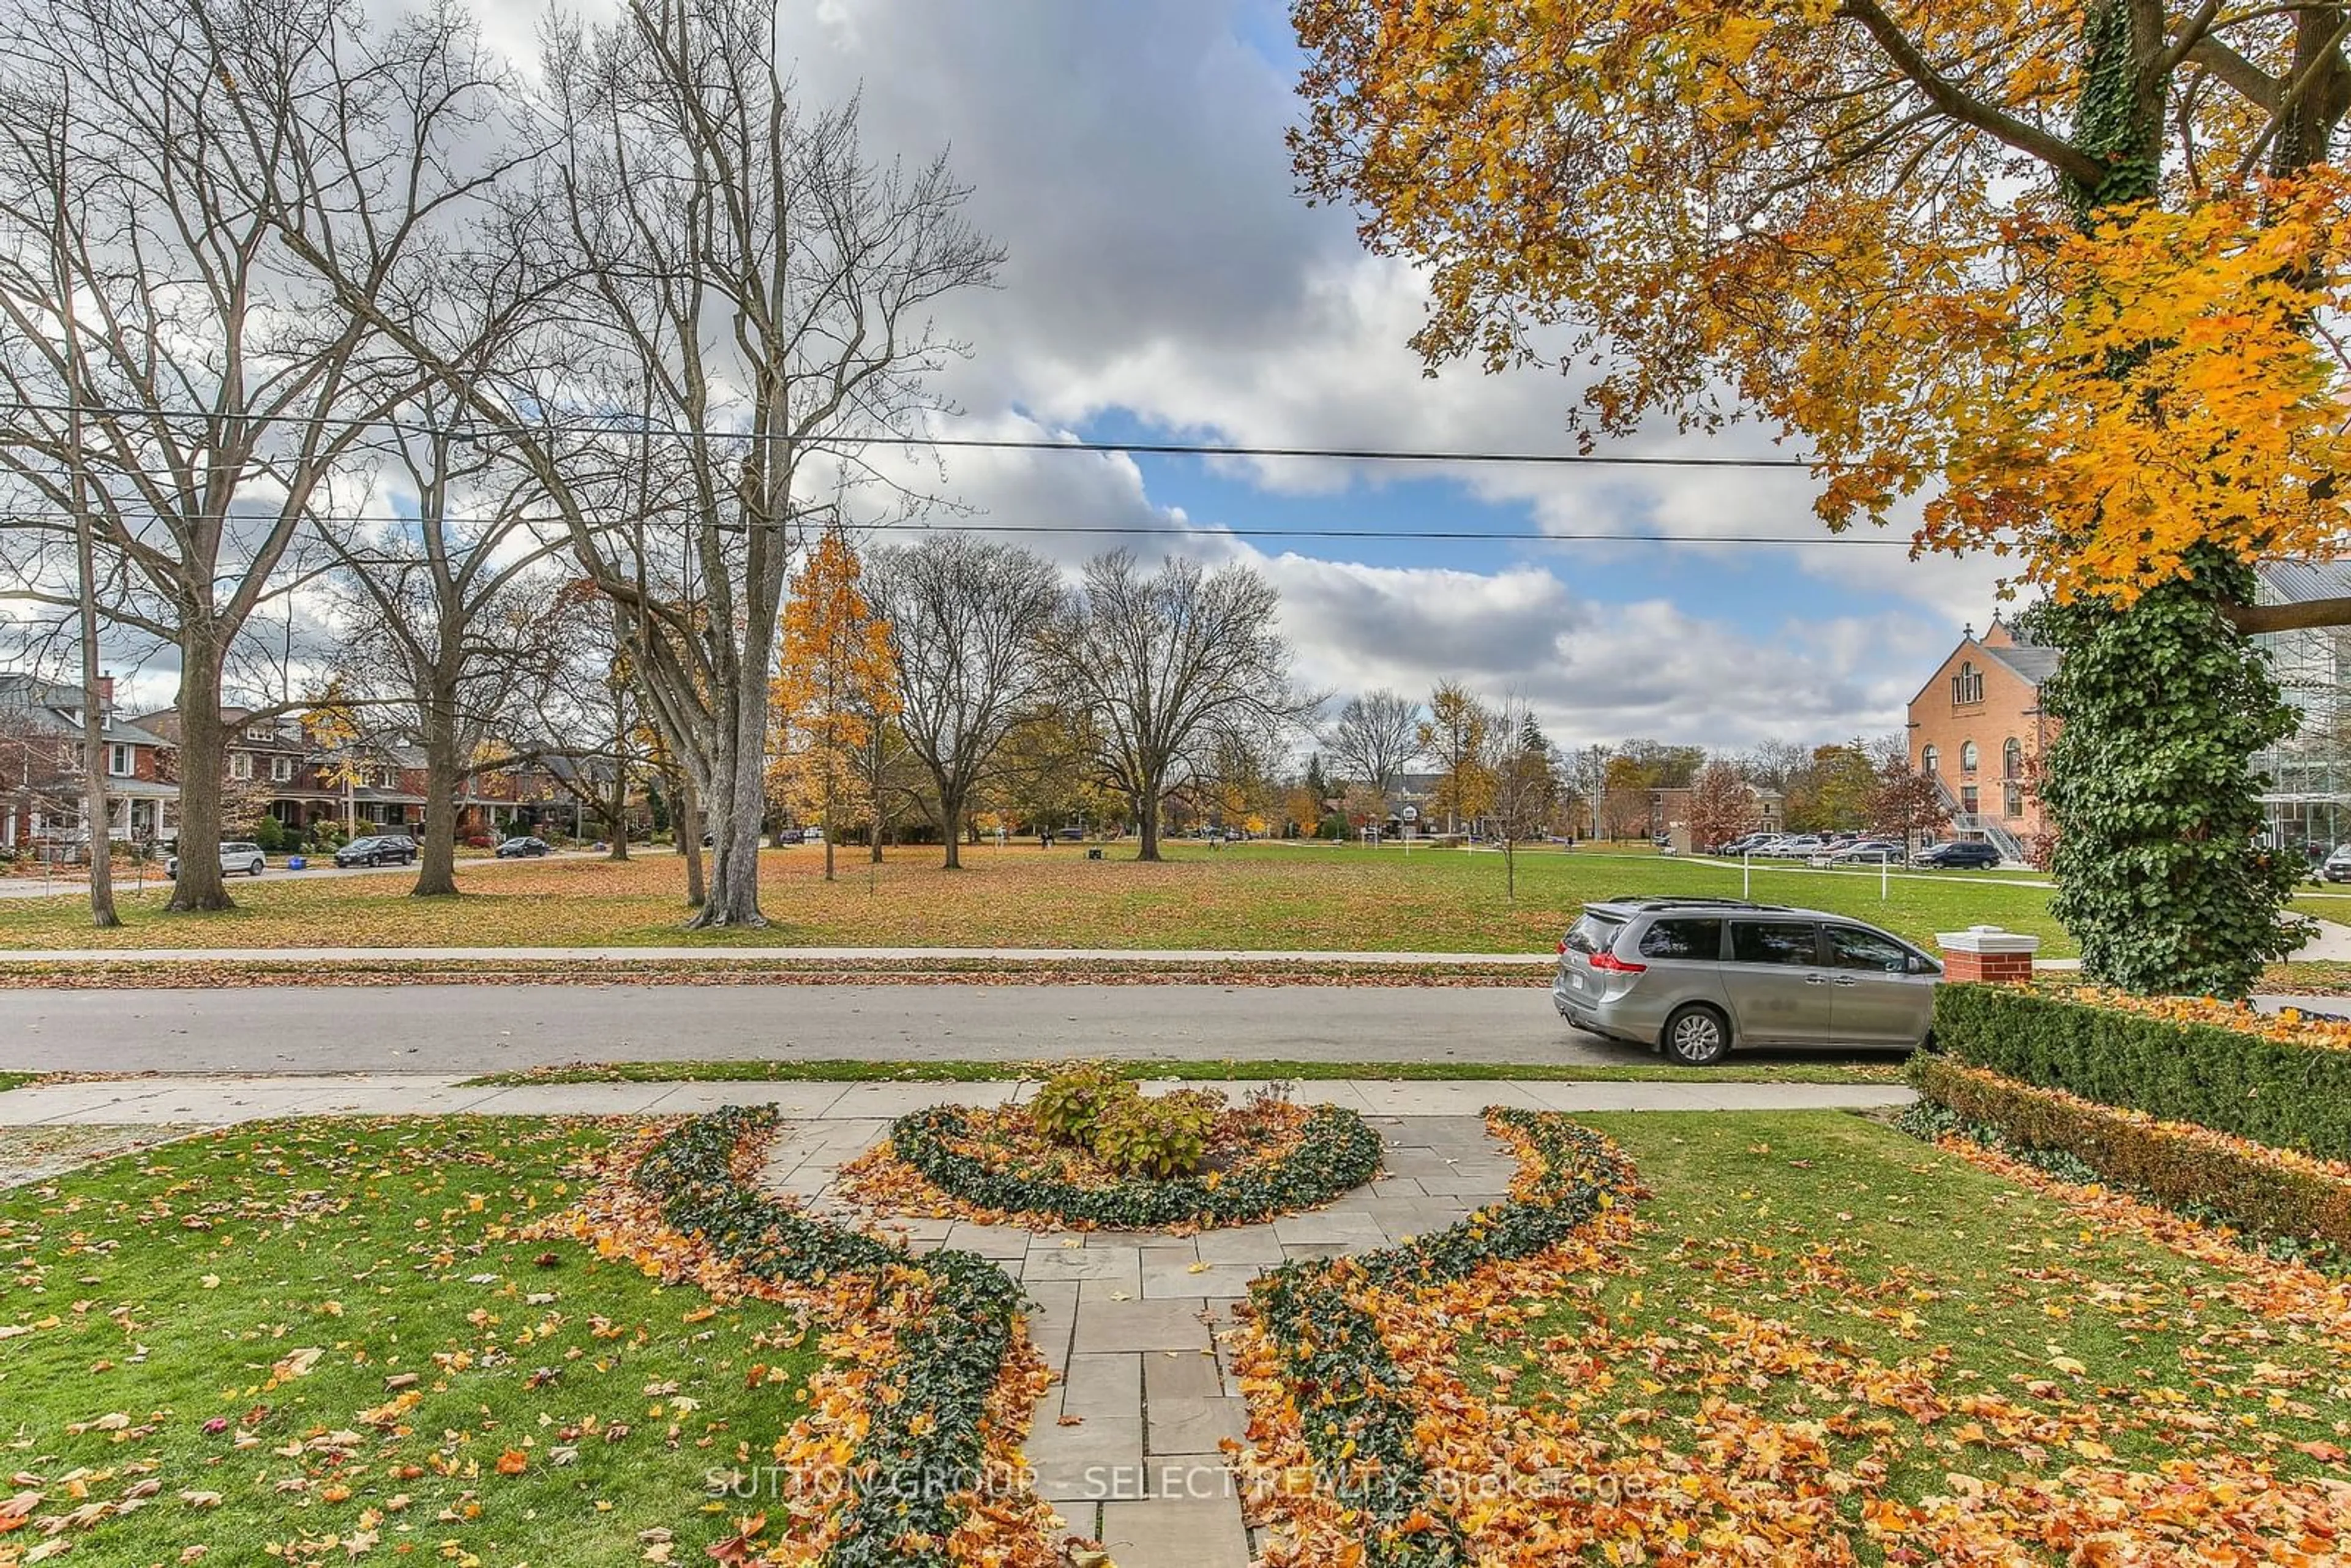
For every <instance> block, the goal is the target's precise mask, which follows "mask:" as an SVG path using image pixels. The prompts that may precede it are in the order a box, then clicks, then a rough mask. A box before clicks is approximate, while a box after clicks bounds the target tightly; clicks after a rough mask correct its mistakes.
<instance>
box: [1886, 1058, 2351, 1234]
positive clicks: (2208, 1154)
mask: <svg viewBox="0 0 2351 1568" xmlns="http://www.w3.org/2000/svg"><path fill="white" fill-rule="evenodd" d="M1910 1072H1911V1082H1913V1083H1914V1084H1916V1085H1917V1090H1918V1092H1919V1093H1920V1094H1921V1095H1922V1096H1924V1097H1925V1098H1926V1099H1927V1100H1928V1101H1930V1102H1932V1103H1935V1104H1938V1105H1940V1106H1943V1107H1944V1108H1945V1109H1947V1110H1949V1111H1950V1112H1951V1113H1953V1114H1955V1115H1957V1116H1958V1117H1959V1119H1960V1120H1961V1121H1963V1122H1968V1123H1974V1124H1981V1125H1984V1126H1989V1127H1991V1128H1992V1129H1994V1130H1995V1131H1997V1132H1998V1133H1999V1134H2000V1135H2001V1138H2002V1139H2004V1140H2006V1141H2007V1142H2008V1143H2009V1144H2011V1145H2013V1146H2014V1147H2015V1148H2016V1149H2017V1150H2018V1151H2019V1152H2022V1153H2032V1152H2042V1151H2057V1152H2060V1153H2063V1154H2065V1155H2071V1156H2073V1158H2074V1159H2076V1160H2079V1161H2080V1162H2081V1163H2082V1164H2083V1165H2084V1166H2087V1167H2088V1168H2089V1169H2090V1170H2091V1171H2092V1172H2095V1175H2096V1176H2097V1179H2099V1180H2101V1181H2103V1182H2105V1184H2106V1185H2108V1186H2115V1187H2118V1188H2124V1189H2126V1190H2130V1191H2135V1192H2139V1193H2143V1194H2145V1195H2146V1196H2147V1197H2150V1198H2152V1199H2154V1200H2155V1201H2156V1202H2158V1203H2160V1204H2162V1205H2164V1206H2165V1207H2168V1208H2173V1209H2178V1210H2179V1211H2181V1212H2183V1213H2189V1214H2193V1215H2197V1216H2199V1217H2202V1216H2213V1217H2217V1218H2220V1219H2221V1220H2222V1221H2224V1222H2225V1223H2227V1224H2229V1225H2231V1226H2232V1227H2234V1228H2237V1229H2238V1230H2241V1231H2242V1232H2244V1233H2245V1234H2246V1235H2248V1236H2249V1237H2252V1238H2256V1239H2262V1240H2270V1241H2274V1240H2279V1239H2285V1240H2290V1241H2293V1242H2295V1243H2298V1244H2301V1245H2303V1246H2304V1247H2308V1246H2309V1245H2310V1244H2313V1243H2314V1244H2316V1245H2317V1247H2318V1248H2319V1249H2322V1250H2325V1251H2333V1250H2335V1249H2346V1248H2351V1182H2346V1181H2343V1180H2340V1179H2337V1178H2335V1177H2330V1176H2325V1174H2323V1173H2321V1172H2318V1171H2313V1170H2304V1169H2298V1168H2296V1167H2295V1166H2292V1165H2288V1164H2285V1163H2283V1161H2279V1160H2273V1159H2263V1158H2261V1157H2260V1156H2258V1155H2249V1154H2245V1153H2241V1152H2240V1151H2238V1150H2236V1149H2232V1148H2230V1147H2229V1146H2227V1145H2224V1144H2221V1143H2220V1142H2218V1141H2217V1140H2211V1139H2202V1138H2197V1137H2194V1136H2192V1135H2190V1134H2183V1133H2181V1132H2179V1131H2177V1130H2174V1129H2170V1128H2167V1127H2163V1126H2160V1125H2158V1124H2154V1123H2151V1122H2148V1121H2145V1120H2141V1119H2139V1118H2138V1117H2134V1116H2130V1115H2126V1114H2124V1113H2119V1112H2116V1111H2112V1110H2109V1109H2107V1108H2105V1107H2104V1106H2100V1105H2094V1104H2089V1103H2085V1102H2084V1101H2082V1100H2069V1099H2064V1098H2062V1097H2060V1096H2059V1095H2057V1094H2053V1093H2052V1092H2048V1091H2046V1090H2043V1089H2036V1088H2034V1087H2033V1086H2032V1085H2031V1084H2028V1083H2022V1082H2016V1081H2015V1080H2013V1079H2009V1078H2004V1077H2001V1076H2000V1075H1998V1074H1995V1073H1991V1072H1989V1071H1981V1070H1975V1071H1971V1070H1970V1069H1968V1068H1965V1067H1961V1066H1957V1065H1955V1064H1953V1063H1951V1062H1949V1061H1943V1060H1940V1059H1938V1058H1936V1057H1932V1056H1920V1057H1917V1058H1915V1059H1913V1061H1912V1062H1911V1066H1910Z"/></svg>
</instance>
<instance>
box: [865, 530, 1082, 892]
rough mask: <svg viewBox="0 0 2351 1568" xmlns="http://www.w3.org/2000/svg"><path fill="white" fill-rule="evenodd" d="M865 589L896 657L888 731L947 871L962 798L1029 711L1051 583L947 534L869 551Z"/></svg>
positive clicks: (1018, 555) (1014, 551)
mask: <svg viewBox="0 0 2351 1568" xmlns="http://www.w3.org/2000/svg"><path fill="white" fill-rule="evenodd" d="M868 577H869V580H870V582H871V586H872V600H873V605H874V608H875V609H876V610H878V611H880V612H881V613H882V615H883V619H885V620H886V621H888V622H890V636H891V641H892V643H893V648H894V651H895V653H896V654H897V663H898V700H899V705H900V706H899V713H898V727H899V728H900V730H901V731H902V732H903V733H904V736H905V738H906V747H907V749H908V750H910V751H912V752H913V753H914V757H915V758H917V759H918V760H919V761H920V762H921V763H922V766H923V770H924V771H925V773H927V774H928V775H929V776H930V783H931V800H930V804H931V809H932V815H933V820H934V821H936V822H937V823H938V828H939V841H940V842H941V843H943V844H944V845H945V846H946V864H947V869H948V870H950V871H953V870H957V869H959V868H961V866H962V865H963V824H964V821H965V818H966V816H967V812H968V808H969V806H970V802H971V798H972V796H973V794H974V792H976V791H977V789H979V787H980V785H981V783H982V782H983V781H984V780H985V779H987V777H988V773H989V770H990V769H991V768H994V767H995V766H996V761H997V756H998V750H999V748H1000V747H1002V746H1003V744H1004V738H1005V737H1006V736H1007V735H1008V734H1009V733H1010V732H1011V729H1012V727H1013V726H1014V725H1016V724H1018V723H1019V721H1020V719H1021V717H1022V716H1024V715H1025V714H1026V713H1027V712H1028V711H1029V708H1031V707H1032V706H1035V703H1036V701H1037V697H1038V695H1039V690H1040V680H1041V678H1042V666H1041V664H1040V661H1039V657H1038V650H1039V639H1040V636H1041V635H1042V633H1043V632H1044V631H1045V628H1046V627H1047V625H1048V624H1049V623H1050V622H1051V620H1052V617H1053V613H1054V610H1055V607H1056V606H1057V605H1058V604H1059V602H1060V595H1061V587H1060V582H1059V580H1058V579H1057V578H1056V576H1055V575H1054V571H1053V569H1052V566H1051V565H1050V563H1049V562H1047V561H1046V560H1045V559H1044V558H1043V557H1041V556H1038V555H1033V554H1031V553H1030V552H1029V551H1027V550H1024V549H1018V548H1016V547H1014V546H1012V545H1006V544H992V543H983V542H981V541H979V540H977V539H974V538H970V537H969V536H967V535H964V534H946V533H942V534H933V535H931V536H929V537H927V538H925V539H924V540H923V541H922V542H921V543H920V544H917V545H911V546H904V547H899V548H895V549H880V550H876V551H874V552H873V559H872V562H871V564H870V566H869V569H868Z"/></svg>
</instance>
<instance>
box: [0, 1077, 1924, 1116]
mask: <svg viewBox="0 0 2351 1568" xmlns="http://www.w3.org/2000/svg"><path fill="white" fill-rule="evenodd" d="M462 1082H463V1081H462V1080H460V1079H458V1078H455V1077H453V1076H447V1075H442V1074H428V1073H418V1074H401V1073H367V1074H351V1075H348V1076H330V1075H325V1074H308V1075H304V1076H299V1077H252V1078H225V1077H153V1078H129V1079H115V1080H107V1081H102V1082H83V1083H57V1084H46V1085H34V1086H31V1087H27V1088H24V1089H17V1090H13V1091H10V1092H6V1093H0V1126H7V1127H34V1126H59V1125H67V1124H108V1125H116V1126H141V1125H154V1124H186V1125H196V1126H206V1127H225V1126H234V1125H236V1124H239V1123H244V1122H256V1121H263V1120H267V1119H271V1118H275V1117H281V1116H406V1115H420V1116H438V1115H455V1114H457V1113H465V1114H469V1115H484V1116H645V1115H662V1116H679V1115H692V1114H694V1113H697V1112H705V1111H712V1110H716V1109H717V1108H718V1107H719V1106H721V1105H742V1104H767V1103H773V1104H774V1105H775V1106H776V1108H777V1110H778V1113H781V1114H782V1115H784V1116H785V1117H787V1118H789V1119H791V1120H794V1121H848V1122H867V1123H872V1122H881V1121H885V1120H887V1119H889V1118H891V1117H894V1116H902V1115H904V1114H905V1113H907V1112H909V1111H915V1110H919V1109H921V1108H922V1107H924V1106H925V1105H935V1104H941V1103H954V1104H959V1105H1002V1104H1007V1103H1014V1102H1017V1101H1019V1100H1021V1099H1023V1098H1025V1097H1026V1096H1028V1095H1029V1093H1031V1092H1034V1090H1035V1089H1036V1087H1037V1085H1036V1083H1035V1082H1029V1081H1022V1082H994V1083H797V1082H785V1083H773V1082H708V1083H695V1082H675V1083H546V1084H530V1085H526V1086H521V1087H516V1088H471V1089H469V1088H463V1087H460V1084H461V1083H462ZM1171 1082H1172V1081H1171ZM1200 1086H1201V1087H1204V1088H1210V1089H1217V1090H1221V1091H1223V1092H1226V1093H1227V1094H1228V1095H1230V1096H1232V1097H1234V1098H1236V1099H1238V1098H1239V1097H1240V1096H1241V1095H1243V1094H1246V1093H1247V1092H1249V1090H1250V1089H1251V1088H1253V1087H1254V1085H1253V1084H1249V1083H1245V1082H1222V1081H1219V1082H1204V1083H1202V1084H1201V1085H1200ZM1296 1098H1298V1099H1299V1100H1301V1101H1302V1102H1304V1103H1310V1104H1325V1103H1328V1104H1337V1105H1346V1106H1349V1107H1352V1108H1353V1109H1354V1110H1357V1111H1360V1112H1362V1113H1364V1114H1365V1115H1374V1116H1470V1115H1476V1114H1477V1113H1479V1112H1480V1111H1482V1110H1483V1109H1485V1108H1486V1107H1487V1106H1489V1105H1522V1106H1526V1107H1529V1108H1531V1109H1533V1110H1541V1111H1800V1110H1870V1109H1876V1108H1879V1107H1884V1106H1896V1105H1907V1104H1908V1103H1910V1100H1911V1098H1912V1096H1911V1092H1910V1091H1909V1090H1907V1089H1906V1088H1903V1087H1901V1086H1899V1085H1896V1084H1886V1085H1876V1084H1821V1083H1731V1082H1706V1081H1705V1080H1704V1079H1703V1078H1695V1077H1694V1078H1693V1080H1692V1081H1691V1082H1678V1081H1677V1082H1634V1083H1562V1082H1510V1081H1493V1080H1482V1079H1444V1080H1437V1081H1433V1082H1387V1081H1384V1080H1357V1079H1331V1080H1325V1081H1321V1082H1305V1083H1301V1084H1300V1085H1299V1086H1298V1089H1297V1091H1296Z"/></svg>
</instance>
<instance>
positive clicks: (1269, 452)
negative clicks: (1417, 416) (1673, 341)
mask: <svg viewBox="0 0 2351 1568" xmlns="http://www.w3.org/2000/svg"><path fill="white" fill-rule="evenodd" d="M0 408H5V409H11V410H14V411H16V412H19V413H74V412H76V410H74V409H73V408H71V407H69V406H68V404H65V403H61V402H59V403H47V402H27V401H9V402H0ZM78 412H79V413H83V414H90V415H100V416H106V417H110V418H117V419H212V418H214V417H217V416H216V415H214V414H212V413H206V412H204V411H203V410H200V409H189V410H185V411H177V412H175V411H170V410H159V409H143V408H105V407H100V406H97V405H93V404H89V403H85V404H83V405H81V407H80V409H79V410H78ZM256 417H258V418H259V419H260V422H261V423H266V424H359V425H365V426H370V427H372V428H376V429H382V430H393V431H405V432H408V433H411V434H420V435H444V436H452V437H458V436H463V435H464V434H465V432H463V431H459V430H455V429H449V428H444V427H440V426H434V425H429V424H417V423H411V422H408V421H403V420H398V419H393V418H390V417H378V418H370V419H344V418H341V417H340V416H337V415H333V414H296V413H286V414H271V415H266V416H256ZM534 428H535V429H536V430H538V431H539V432H542V433H544V434H559V435H635V436H663V437H666V438H668V439H671V440H684V439H695V440H699V439H704V438H707V437H721V438H726V439H730V440H738V439H739V440H748V439H752V437H751V436H749V435H748V434H747V433H746V432H743V431H737V430H718V429H704V428H695V427H687V428H684V429H677V428H674V427H668V426H662V427H653V426H644V425H629V424H622V423H613V422H611V421H601V422H593V423H564V422H559V423H551V424H541V425H537V426H535V427H534ZM807 444H808V445H810V446H811V447H825V446H893V447H901V448H907V449H922V448H930V447H937V448H944V449H946V450H950V451H975V452H1075V453H1093V454H1098V455H1118V454H1124V455H1131V456H1132V455H1140V456H1146V457H1263V458H1277V457H1290V458H1303V459H1315V460H1322V461H1329V462H1337V463H1426V464H1447V463H1451V464H1472V465H1514V466H1533V467H1593V468H1747V469H1789V470H1802V471H1806V472H1809V471H1811V470H1813V469H1815V468H1821V467H1838V466H1843V465H1839V464H1834V463H1816V462H1814V461H1813V459H1811V458H1805V457H1685V456H1667V455H1656V454H1636V453H1608V452H1494V451H1481V450H1475V449H1472V450H1468V451H1454V452H1448V451H1434V452H1419V451H1410V450H1405V449H1402V448H1395V447H1379V446H1240V445H1229V444H1219V443H1214V442H1194V441H1097V440H1091V439H1071V440H1060V439H1055V438H1052V437H1047V436H1009V435H1007V436H985V435H891V434H836V435H826V436H822V437H818V438H811V439H810V441H809V442H808V443H807Z"/></svg>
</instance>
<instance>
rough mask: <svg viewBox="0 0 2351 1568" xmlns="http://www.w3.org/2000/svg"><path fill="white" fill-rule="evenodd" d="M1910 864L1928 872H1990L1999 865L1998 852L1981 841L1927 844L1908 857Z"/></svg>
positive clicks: (1990, 845)
mask: <svg viewBox="0 0 2351 1568" xmlns="http://www.w3.org/2000/svg"><path fill="white" fill-rule="evenodd" d="M1910 863H1911V864H1912V865H1917V866H1925V867H1927V868H1928V870H1930V871H1960V870H1965V871H1990V870H1991V868H1992V867H1994V866H1996V865H1998V864H1999V863H2000V850H1999V848H1998V847H1997V846H1995V845H1993V844H1990V843H1987V842H1985V841H1983V840H1981V839H1953V840H1952V841H1950V842H1949V843H1947V844H1928V846H1927V847H1926V848H1925V849H1923V850H1920V851H1919V852H1917V854H1915V855H1912V856H1911V857H1910Z"/></svg>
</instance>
